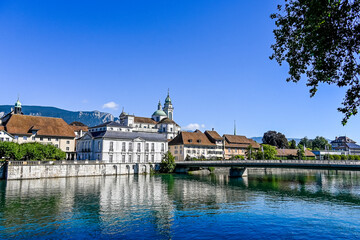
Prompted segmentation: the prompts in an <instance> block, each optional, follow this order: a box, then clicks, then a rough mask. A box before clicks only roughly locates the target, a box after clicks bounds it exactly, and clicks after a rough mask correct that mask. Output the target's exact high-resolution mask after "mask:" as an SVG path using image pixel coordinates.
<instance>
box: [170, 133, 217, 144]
mask: <svg viewBox="0 0 360 240" xmlns="http://www.w3.org/2000/svg"><path fill="white" fill-rule="evenodd" d="M178 144H185V145H195V146H214V145H215V144H214V143H212V142H210V140H209V139H208V138H207V137H206V135H205V134H204V133H202V132H201V131H200V130H196V131H195V132H180V134H178V135H177V136H176V137H175V138H174V139H173V140H171V141H170V142H169V145H178Z"/></svg>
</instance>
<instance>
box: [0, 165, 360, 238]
mask: <svg viewBox="0 0 360 240" xmlns="http://www.w3.org/2000/svg"><path fill="white" fill-rule="evenodd" d="M359 180H360V173H358V172H345V171H344V172H343V171H339V172H335V171H308V170H307V171H299V170H291V171H287V170H276V169H273V170H250V171H249V176H248V177H247V178H237V179H234V178H229V177H228V175H227V173H224V174H222V173H217V174H211V175H198V176H196V175H194V176H189V175H155V176H150V175H140V176H117V177H86V178H59V179H41V180H23V181H8V182H6V181H0V238H4V239H6V238H25V239H35V238H36V239H49V238H51V239H69V238H75V239H87V238H98V239H102V238H103V239H108V238H120V237H121V238H131V239H134V238H156V239H170V238H181V237H186V238H197V237H199V238H201V237H204V238H206V236H208V237H219V238H225V237H231V236H233V235H234V234H235V235H236V234H239V233H240V232H241V234H242V236H246V234H248V235H247V237H250V238H251V237H252V236H259V235H251V233H252V234H254V233H255V232H256V233H257V234H259V233H261V232H262V231H263V234H266V236H271V237H280V238H281V237H286V238H287V237H291V238H297V236H301V234H300V233H301V230H302V231H306V230H307V228H309V229H311V227H314V226H313V225H311V224H315V223H316V224H317V228H318V229H320V230H321V227H322V225H321V224H323V227H324V228H325V227H326V226H329V225H331V224H332V225H334V226H336V227H337V229H338V232H337V234H338V235H337V236H338V237H344V236H345V237H346V236H349V234H352V235H350V236H357V234H359V233H360V230H359V228H358V227H357V226H359V224H360V222H359V219H358V218H351V219H349V218H347V220H346V221H347V222H346V224H347V225H344V226H342V227H339V226H338V224H341V223H342V222H343V221H345V218H346V215H347V214H348V213H349V212H351V213H352V214H360V209H359V204H360V188H359V186H360V181H359ZM304 209H305V210H304ZM314 211H315V212H316V214H317V218H316V219H314V218H313V214H315V213H314ZM329 211H332V213H333V214H334V215H335V214H337V215H336V219H335V221H334V222H333V221H332V219H331V222H329V221H330V220H329V219H328V218H327V214H329ZM322 216H323V219H321V217H322ZM289 218H290V219H292V221H293V222H291V221H289ZM318 218H319V219H318ZM304 219H307V220H308V221H309V219H310V220H311V221H313V222H311V221H309V222H310V223H311V224H310V225H309V226H307V225H303V226H298V225H296V224H297V223H296V224H295V223H294V222H296V220H299V221H303V220H304ZM275 223H276V225H272V224H275ZM290 223H291V224H290ZM212 224H213V225H214V227H211V226H212ZM239 224H241V226H242V228H241V229H239ZM220 226H221V227H222V228H221V230H219V227H220ZM259 226H262V227H259ZM276 226H277V227H276ZM279 227H281V228H288V230H289V231H290V232H289V233H288V234H290V235H279V234H286V233H283V232H281V233H280V231H279V230H278V229H276V228H279ZM292 227H294V229H292ZM295 227H296V228H295ZM299 228H300V229H299ZM349 229H350V230H351V232H349V231H348V230H349ZM344 231H345V232H346V231H347V232H346V234H347V235H346V234H345V232H344ZM324 232H325V229H323V230H322V233H324ZM335 233H336V231H335ZM296 234H299V235H296ZM319 234H320V235H321V232H319ZM344 234H345V235H344ZM320 235H319V236H320Z"/></svg>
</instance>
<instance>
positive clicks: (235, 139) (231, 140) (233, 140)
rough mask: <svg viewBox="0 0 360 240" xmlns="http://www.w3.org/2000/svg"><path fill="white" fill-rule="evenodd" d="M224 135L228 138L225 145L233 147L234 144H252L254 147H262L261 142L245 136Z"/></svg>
mask: <svg viewBox="0 0 360 240" xmlns="http://www.w3.org/2000/svg"><path fill="white" fill-rule="evenodd" d="M224 137H225V140H226V141H225V147H231V146H232V144H241V145H243V144H246V145H248V146H249V145H251V146H252V147H253V148H260V144H258V143H257V142H255V141H254V140H252V139H249V138H247V137H245V136H240V135H229V134H224Z"/></svg>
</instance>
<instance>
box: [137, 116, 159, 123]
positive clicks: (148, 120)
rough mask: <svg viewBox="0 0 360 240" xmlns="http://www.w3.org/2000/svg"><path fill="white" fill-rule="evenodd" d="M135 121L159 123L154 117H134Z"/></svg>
mask: <svg viewBox="0 0 360 240" xmlns="http://www.w3.org/2000/svg"><path fill="white" fill-rule="evenodd" d="M134 122H135V123H149V124H157V122H156V121H154V120H153V119H152V118H147V117H134Z"/></svg>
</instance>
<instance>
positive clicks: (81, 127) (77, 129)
mask: <svg viewBox="0 0 360 240" xmlns="http://www.w3.org/2000/svg"><path fill="white" fill-rule="evenodd" d="M70 127H71V128H72V129H73V130H74V131H75V132H77V131H80V130H82V131H83V132H87V131H89V129H88V127H87V126H74V125H70Z"/></svg>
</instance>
